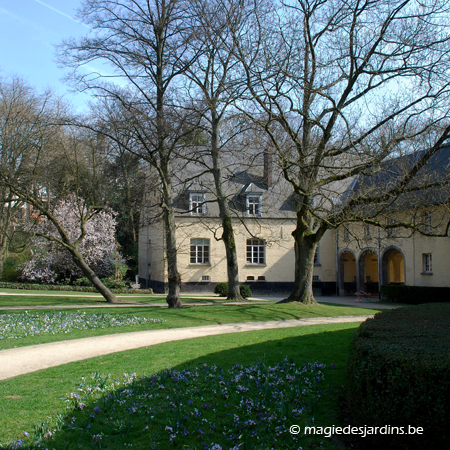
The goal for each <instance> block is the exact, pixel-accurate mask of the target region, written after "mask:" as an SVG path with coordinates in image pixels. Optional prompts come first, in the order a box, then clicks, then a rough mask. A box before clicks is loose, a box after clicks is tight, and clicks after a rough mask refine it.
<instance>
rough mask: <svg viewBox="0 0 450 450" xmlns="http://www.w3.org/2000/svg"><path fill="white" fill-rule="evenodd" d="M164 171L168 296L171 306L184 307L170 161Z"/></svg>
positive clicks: (168, 302) (163, 168)
mask: <svg viewBox="0 0 450 450" xmlns="http://www.w3.org/2000/svg"><path fill="white" fill-rule="evenodd" d="M162 172H163V178H164V181H163V204H164V213H163V217H164V229H165V236H166V257H167V274H168V284H169V294H168V295H167V297H166V301H167V304H168V305H169V308H182V307H183V305H182V303H181V298H180V290H181V276H180V274H179V272H178V259H177V241H176V224H175V211H174V206H173V190H172V181H171V174H170V166H169V163H168V162H167V163H165V164H162Z"/></svg>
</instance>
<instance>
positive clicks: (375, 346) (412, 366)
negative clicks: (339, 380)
mask: <svg viewBox="0 0 450 450" xmlns="http://www.w3.org/2000/svg"><path fill="white" fill-rule="evenodd" d="M449 325H450V304H427V305H418V306H411V307H405V308H399V309H395V310H390V311H384V312H382V313H379V314H377V315H376V316H375V317H374V318H373V319H368V320H366V321H365V322H364V323H362V324H361V326H360V327H359V329H358V331H357V333H356V334H355V337H354V339H353V342H352V347H351V351H350V357H349V363H348V390H347V392H348V405H349V411H350V416H351V418H352V421H353V424H354V425H355V426H364V425H366V426H370V427H376V426H378V427H384V426H386V425H389V426H391V427H393V426H397V427H404V431H407V429H408V426H412V427H415V428H417V427H422V428H423V430H424V431H423V435H418V434H415V435H413V436H408V435H397V434H390V435H381V434H379V433H378V434H377V435H375V436H373V437H371V436H367V437H365V438H363V443H364V448H367V449H369V448H380V445H383V447H385V449H397V448H402V449H419V448H420V449H421V448H426V447H428V448H430V444H434V447H432V448H444V447H445V446H444V443H445V442H447V443H448V442H449V441H448V440H449V439H450V326H449Z"/></svg>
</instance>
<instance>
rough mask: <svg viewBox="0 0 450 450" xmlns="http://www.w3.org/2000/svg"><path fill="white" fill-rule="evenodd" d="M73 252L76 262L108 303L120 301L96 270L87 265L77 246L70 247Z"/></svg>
mask: <svg viewBox="0 0 450 450" xmlns="http://www.w3.org/2000/svg"><path fill="white" fill-rule="evenodd" d="M66 248H67V249H68V250H69V252H70V253H71V254H72V257H73V260H74V262H75V264H76V265H77V266H78V267H79V268H80V269H81V271H82V272H83V275H84V276H85V277H86V278H88V279H89V281H90V282H91V283H92V284H93V285H94V287H95V288H96V289H97V291H98V292H100V294H102V295H103V297H104V298H105V300H106V301H107V302H108V303H120V300H119V299H118V298H117V297H116V296H115V295H114V294H113V293H112V292H111V291H110V290H109V289H108V288H107V287H106V286H105V285H104V284H103V283H102V282H101V281H100V279H99V278H98V276H97V275H96V274H95V272H94V271H93V270H92V269H91V268H90V267H89V266H88V265H87V263H86V261H85V260H84V258H83V256H82V255H81V253H80V252H79V251H78V249H76V248H68V247H66Z"/></svg>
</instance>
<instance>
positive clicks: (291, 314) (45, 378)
mask: <svg viewBox="0 0 450 450" xmlns="http://www.w3.org/2000/svg"><path fill="white" fill-rule="evenodd" d="M14 293H17V291H16V292H14ZM27 293H28V292H27ZM42 293H43V292H42V291H40V292H32V294H42ZM44 294H45V295H44V296H42V295H19V296H12V295H8V296H3V295H2V296H0V301H1V302H3V303H2V304H3V305H5V304H6V305H7V306H12V304H14V305H17V306H30V305H31V306H39V305H55V308H54V309H53V308H51V309H45V310H36V309H31V308H30V309H29V310H26V311H18V310H5V311H0V336H1V329H2V328H1V326H3V327H5V324H7V326H9V327H11V326H15V325H17V324H18V323H19V322H20V324H21V325H23V324H25V325H26V323H27V320H29V319H30V317H33V320H34V321H36V320H38V319H39V320H43V319H44V318H45V316H47V320H49V323H51V322H52V321H53V319H54V317H55V316H52V315H53V314H59V313H60V312H63V313H64V314H69V315H72V314H75V315H78V316H77V317H78V319H79V317H81V318H82V321H83V322H86V323H93V322H95V321H97V320H100V319H98V317H99V316H101V315H105V314H108V315H113V316H114V317H115V318H116V319H117V320H120V321H125V320H128V319H132V320H135V319H134V317H137V318H138V319H139V320H143V319H149V318H155V319H163V322H161V323H144V324H139V325H126V326H121V327H117V326H109V325H108V326H106V327H105V328H90V329H84V330H80V329H73V330H72V331H70V332H68V333H64V334H61V333H56V334H43V333H42V334H40V335H32V336H30V335H29V336H26V337H22V338H20V339H9V338H8V339H1V338H0V339H1V340H0V348H3V349H6V348H12V347H16V346H26V345H34V344H40V343H46V342H54V341H59V340H66V339H77V338H82V337H89V336H98V335H104V334H113V333H125V332H130V331H141V330H149V329H152V330H153V329H163V328H179V327H188V326H200V325H211V324H225V323H233V322H251V321H267V320H288V319H299V318H317V317H331V316H348V315H362V314H367V315H371V314H375V313H376V312H378V310H376V309H364V310H361V309H358V308H351V307H345V306H340V305H315V306H303V305H299V304H276V303H272V302H265V303H260V304H256V303H252V302H249V303H248V304H244V305H236V304H233V303H229V304H225V305H222V304H213V305H200V306H193V305H189V304H187V302H186V301H185V300H184V303H185V304H186V306H185V307H184V308H182V309H168V308H165V307H164V308H161V307H157V308H155V307H152V306H147V307H146V306H139V307H132V306H124V307H111V308H95V307H94V308H80V309H79V310H77V309H61V308H60V309H58V308H57V306H56V304H58V303H59V304H60V305H65V306H67V305H81V304H83V302H85V304H91V305H95V303H94V302H97V301H99V300H100V299H99V298H98V297H96V296H95V294H94V295H93V294H89V298H87V297H80V296H74V297H68V296H65V295H56V296H55V292H54V291H53V292H44ZM49 294H52V295H49ZM69 295H74V294H73V293H70V294H69ZM130 297H131V298H132V299H133V300H136V299H138V296H134V295H133V296H130ZM148 298H149V296H146V297H145V299H146V301H148ZM203 300H206V299H203ZM218 300H220V301H221V300H222V299H220V298H218ZM152 301H155V302H161V303H163V302H164V298H163V297H161V296H159V297H157V296H153V297H152ZM192 301H194V300H192ZM207 301H209V300H207ZM12 302H13V303H12ZM53 302H54V303H53ZM62 317H63V319H62V320H63V321H64V320H66V317H68V316H62ZM70 317H71V316H70ZM78 319H77V320H78ZM2 320H3V322H2ZM39 320H38V321H39ZM102 320H103V319H102ZM136 320H137V319H136ZM2 324H3V325H2ZM11 324H12V325H11ZM357 326H358V324H356V323H350V324H332V325H317V326H307V327H297V328H288V329H274V330H265V331H253V332H245V333H235V334H227V335H220V336H212V337H206V338H198V339H189V340H185V341H177V342H171V343H166V344H160V345H156V346H152V347H148V348H142V349H137V350H132V351H128V352H123V353H116V354H112V355H106V356H103V357H100V358H95V359H91V360H86V361H81V362H76V363H71V364H67V365H63V366H60V367H56V368H51V369H47V370H43V371H39V372H36V373H33V374H27V375H23V376H19V377H16V378H13V379H11V380H5V381H2V382H0V400H1V401H0V448H1V444H3V445H6V444H7V443H10V442H12V441H14V440H18V439H21V438H23V437H24V432H25V431H26V432H28V433H29V434H30V438H29V439H31V437H33V436H34V431H33V430H34V429H35V428H34V427H35V426H37V429H38V435H39V434H40V435H41V436H42V435H43V434H44V431H43V430H44V429H47V427H50V429H51V428H52V427H54V426H55V424H57V423H58V420H57V417H60V418H62V419H63V421H65V422H66V425H67V420H65V419H64V417H65V416H66V415H67V414H70V416H71V417H72V414H73V417H75V416H76V417H77V419H76V420H78V422H77V423H83V421H85V424H84V426H83V427H75V428H74V429H69V428H67V426H65V428H64V430H63V431H61V432H58V433H57V434H56V435H55V437H54V439H53V440H52V443H51V445H49V448H55V449H66V448H70V449H72V448H73V449H74V450H75V449H80V450H82V449H85V448H108V449H111V450H113V449H116V448H117V449H118V448H124V446H126V444H130V443H132V444H133V448H141V449H147V448H166V447H167V446H168V445H169V442H166V441H167V437H168V436H167V431H164V425H163V424H164V423H165V421H168V423H170V424H172V425H173V426H175V425H174V424H178V419H177V420H176V421H175V419H174V418H173V417H171V416H170V414H171V413H170V411H169V410H166V411H165V413H164V414H166V415H165V416H164V415H161V414H162V413H161V414H159V415H158V418H155V420H154V423H152V424H149V425H148V427H149V428H146V429H145V430H146V433H145V436H146V437H145V436H144V434H143V433H142V430H141V431H140V432H135V431H136V430H135V429H134V428H136V429H137V428H139V427H141V428H142V427H143V426H144V424H147V420H148V418H147V417H143V416H142V414H134V415H133V419H129V418H127V419H126V421H125V422H126V427H125V428H126V433H122V431H123V428H122V425H120V426H119V425H117V424H119V423H120V424H123V423H125V422H123V421H124V419H123V417H122V416H121V415H120V414H122V415H123V411H122V412H119V411H117V412H114V413H113V412H112V411H111V412H110V414H111V418H110V420H111V423H115V424H116V425H114V426H112V425H111V426H110V424H109V422H107V423H105V424H103V423H102V424H99V423H94V422H92V427H93V428H92V433H91V428H90V427H91V421H92V420H93V419H92V418H91V416H89V414H92V413H93V411H94V412H96V410H93V408H96V407H98V404H97V403H95V402H96V401H99V400H98V399H95V398H92V399H90V400H87V401H86V403H87V407H86V408H87V409H85V411H78V412H76V411H73V412H67V411H66V410H65V407H66V405H67V403H64V401H63V400H62V398H64V397H65V396H66V394H68V393H70V392H77V385H79V383H80V382H81V378H82V377H87V379H89V375H90V374H91V373H93V372H101V374H103V375H107V374H111V375H112V377H113V379H116V378H117V379H119V378H120V377H121V376H122V374H123V373H133V372H136V373H137V374H138V375H144V374H145V375H152V374H154V373H155V372H157V371H162V370H164V369H167V368H169V367H173V368H174V370H182V369H183V368H186V367H194V366H199V365H203V364H209V365H210V366H211V365H216V366H219V367H221V368H223V369H224V370H227V369H229V368H231V367H232V366H234V365H235V364H237V363H238V364H241V365H243V366H250V365H252V364H255V362H256V361H264V363H265V364H266V365H267V366H268V365H272V364H278V363H280V361H281V360H282V359H283V358H285V357H288V358H291V359H292V360H293V361H295V363H296V364H302V363H307V362H314V361H319V362H320V363H324V364H327V368H326V369H325V370H324V374H325V381H324V382H323V383H322V385H321V390H322V395H321V397H322V398H321V399H320V401H316V400H317V399H315V400H311V399H310V400H307V401H306V400H305V402H306V403H305V414H306V411H308V412H307V414H306V415H305V417H304V418H298V421H296V420H297V417H296V416H294V415H292V414H293V413H292V412H289V408H291V409H292V408H293V406H292V405H291V406H289V405H288V403H286V405H287V406H286V408H287V410H286V411H288V412H287V413H286V414H288V416H287V419H286V420H284V421H283V423H281V422H280V426H284V427H285V428H286V426H287V425H288V422H289V425H291V424H292V425H294V424H298V425H302V426H304V425H305V424H310V423H309V422H305V420H310V418H311V415H314V419H315V422H314V423H315V424H316V425H317V426H320V425H323V426H327V425H333V424H337V423H339V419H338V396H339V395H340V392H341V387H342V385H343V383H344V380H345V366H346V361H347V352H348V347H349V343H350V341H351V338H352V335H353V332H354V330H355V329H356V327H357ZM3 329H4V330H5V328H3ZM14 330H15V329H14ZM3 333H4V334H5V331H3ZM14 333H16V331H14ZM14 333H13V335H14ZM331 365H334V368H331ZM208 370H209V369H208ZM243 370H244V369H243ZM281 372H283V370H281ZM211 376H212V375H211ZM83 383H87V381H83ZM135 387H136V388H138V387H139V386H138V383H136V386H135ZM198 387H199V389H202V388H203V389H204V387H203V385H202V386H198ZM143 389H145V386H144V387H143ZM197 391H198V390H197ZM167 392H168V395H167V398H169V395H170V396H173V397H174V399H178V400H175V401H180V400H179V398H181V397H180V395H179V392H178V388H176V389H173V390H172V391H171V393H169V388H168V391H167ZM199 392H203V391H199ZM212 392H215V391H214V390H211V392H210V390H207V391H206V393H202V394H198V395H201V398H198V399H197V400H196V401H198V402H200V404H203V403H205V402H206V403H208V404H209V403H211V404H212V403H213V402H215V404H216V405H218V406H216V408H219V409H218V411H217V412H216V413H214V414H213V413H212V412H211V413H210V416H209V419H210V420H216V419H217V421H219V422H218V423H220V426H221V427H225V428H226V427H227V426H228V427H229V423H227V422H226V420H229V418H227V417H228V416H230V414H228V413H227V410H226V407H227V405H226V403H225V404H224V400H223V399H218V398H216V397H214V395H215V394H214V395H213V394H212ZM286 392H287V391H286ZM112 395H113V396H115V393H112ZM118 395H119V394H118ZM136 395H137V394H136ZM139 395H141V394H139ZM145 395H146V394H145ZM237 395H238V397H239V394H237ZM250 395H251V397H252V398H253V393H252V392H250ZM281 395H284V394H281ZM305 395H306V394H305ZM314 395H317V392H316V394H314ZM235 396H236V394H235ZM156 398H157V397H156V395H155V401H156ZM171 398H172V397H171ZM255 398H256V393H255ZM311 398H312V397H311ZM101 401H103V400H101ZM184 401H185V400H183V402H184ZM202 402H203V403H202ZM172 403H173V402H172ZM160 404H162V405H163V406H164V405H165V401H160V400H158V405H160ZM311 405H312V406H313V407H314V410H313V411H312V410H310V407H312V406H311ZM147 406H148V407H152V406H151V405H147ZM147 406H142V407H143V408H144V407H145V408H147ZM125 407H127V408H128V406H127V405H125V406H123V407H122V408H125ZM228 407H230V406H229V405H228ZM129 408H131V409H133V408H135V406H133V405H129ZM161 408H162V407H161ZM317 408H318V409H317ZM86 414H87V415H86ZM114 414H118V416H117V417H116V416H114ZM127 414H128V413H127ZM167 414H169V415H167ZM274 414H275V413H274ZM280 414H281V413H280ZM308 414H309V415H308ZM94 415H95V414H94ZM112 416H114V417H112ZM134 416H136V417H134ZM172 416H173V414H172ZM216 416H217V417H216ZM205 417H208V416H205ZM249 417H250V418H252V417H253V416H249ZM249 417H247V419H248V418H249ZM280 417H281V416H280ZM280 417H278V418H277V420H281V419H280ZM308 417H309V419H308ZM253 418H254V419H255V420H257V418H258V417H257V416H255V417H253ZM108 420H109V419H108ZM130 420H131V421H130ZM134 420H136V421H137V422H133V421H134ZM202 420H203V419H202ZM204 420H205V421H206V418H205V419H204ZM221 420H222V421H225V422H223V423H222V422H220V421H221ZM86 421H87V422H86ZM158 421H159V422H158ZM291 422H292V423H291ZM205 423H206V422H205ZM133 424H134V425H133ZM202 424H203V422H201V423H200V426H202ZM224 424H225V425H224ZM177 426H178V425H177ZM95 427H97V428H95ZM99 427H100V428H99ZM111 427H112V428H111ZM94 429H96V430H97V431H96V433H97V434H93V431H94ZM39 430H41V431H40V432H39ZM77 430H78V431H77ZM120 430H122V431H120ZM179 430H181V428H180V429H179ZM208 430H209V429H208ZM208 430H207V433H206V434H205V436H204V437H202V436H200V435H195V433H193V432H192V430H191V433H190V434H189V435H188V437H183V436H182V435H181V434H180V433H181V432H180V433H178V435H177V438H176V439H175V441H173V442H172V441H170V447H173V448H180V449H181V448H184V449H191V450H194V449H202V450H205V449H206V448H210V447H208V446H211V448H213V447H212V442H211V441H207V440H210V439H212V440H215V441H216V442H217V443H218V440H220V438H221V436H222V435H223V433H222V434H219V435H217V434H214V433H213V431H212V429H211V430H209V431H208ZM228 430H232V429H231V428H228ZM147 431H148V433H147ZM266 431H267V432H266ZM285 431H286V430H285ZM184 432H186V433H187V430H186V429H185V430H184ZM265 432H266V434H265V437H264V436H263V435H264V433H265ZM74 433H75V434H74ZM101 433H104V436H103V437H102V439H100V438H98V437H97V438H96V439H100V441H93V440H92V439H93V437H92V436H93V435H95V436H98V435H100V434H101ZM198 433H200V431H198ZM253 433H256V431H253ZM261 433H262V434H261V439H262V440H263V441H264V442H266V441H265V439H268V438H271V436H272V434H273V433H272V432H269V429H268V428H267V430H266V428H265V427H263V428H262V431H261ZM206 436H208V437H206ZM217 436H219V437H217ZM282 436H284V437H283V439H285V440H286V439H288V441H289V442H288V441H284V443H283V444H280V445H281V447H280V448H295V449H297V448H298V447H297V444H298V442H296V441H290V440H291V438H292V436H291V435H290V434H289V433H286V432H284V434H282ZM237 439H238V438H237ZM242 439H243V440H242V446H241V448H242V449H244V448H249V449H250V448H253V447H252V445H253V444H249V443H248V442H247V441H246V440H248V439H249V437H248V436H247V435H246V433H243V437H242ZM280 439H281V438H280ZM303 439H306V438H301V444H302V445H305V446H304V447H303V448H308V447H309V446H313V447H314V446H315V447H317V448H328V449H335V448H336V447H335V444H334V443H333V441H331V440H330V439H327V438H323V437H317V436H316V437H311V438H308V439H306V440H305V441H304V440H303ZM244 441H245V442H244ZM67 442H70V443H71V444H70V445H67ZM74 442H78V443H79V445H78V446H74V445H72V443H74ZM239 442H241V441H239ZM150 443H151V445H150ZM222 444H224V445H227V444H228V442H227V443H222ZM102 445H103V446H102ZM205 445H206V447H205ZM249 445H250V446H249ZM274 445H275V448H276V444H274V443H273V442H272V443H271V444H270V445H269V446H268V447H267V448H270V447H272V446H274ZM152 446H153V447H152ZM231 447H232V446H230V445H228V447H226V446H224V447H222V448H223V449H225V448H227V450H228V448H231ZM44 448H45V446H44ZM261 448H266V447H264V446H263V447H261Z"/></svg>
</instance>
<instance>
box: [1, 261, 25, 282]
mask: <svg viewBox="0 0 450 450" xmlns="http://www.w3.org/2000/svg"><path fill="white" fill-rule="evenodd" d="M21 263H22V261H21V260H20V259H19V258H17V257H15V256H7V257H6V258H5V259H4V261H3V273H2V279H3V280H4V281H17V278H18V276H19V275H20V272H21V271H22V269H20V268H19V265H20V264H21Z"/></svg>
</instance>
